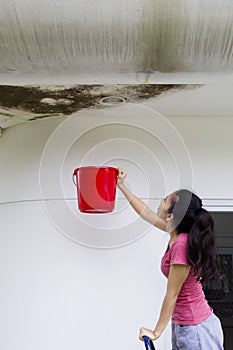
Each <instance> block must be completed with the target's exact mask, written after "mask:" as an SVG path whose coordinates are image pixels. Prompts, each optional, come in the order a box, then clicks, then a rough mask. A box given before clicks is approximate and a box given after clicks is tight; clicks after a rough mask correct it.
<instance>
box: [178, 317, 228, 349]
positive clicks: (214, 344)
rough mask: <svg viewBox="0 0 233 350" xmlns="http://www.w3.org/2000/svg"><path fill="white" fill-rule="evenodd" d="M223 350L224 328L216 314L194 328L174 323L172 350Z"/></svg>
mask: <svg viewBox="0 0 233 350" xmlns="http://www.w3.org/2000/svg"><path fill="white" fill-rule="evenodd" d="M223 349H224V348H223V331H222V326H221V322H220V320H219V318H218V317H217V316H216V315H215V314H212V315H211V316H210V317H208V318H207V319H206V320H205V321H204V322H201V323H199V324H196V325H194V326H182V325H178V324H175V323H172V350H223Z"/></svg>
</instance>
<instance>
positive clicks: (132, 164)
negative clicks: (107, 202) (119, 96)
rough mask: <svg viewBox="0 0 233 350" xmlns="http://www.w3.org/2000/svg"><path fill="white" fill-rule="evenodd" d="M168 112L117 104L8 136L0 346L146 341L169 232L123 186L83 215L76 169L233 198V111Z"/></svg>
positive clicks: (154, 189) (0, 208) (144, 186)
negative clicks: (142, 334)
mask: <svg viewBox="0 0 233 350" xmlns="http://www.w3.org/2000/svg"><path fill="white" fill-rule="evenodd" d="M169 120H170V122H171V123H172V124H170V123H168V120H165V119H163V118H161V117H160V116H159V115H158V114H155V113H154V112H153V113H152V112H151V111H150V110H148V109H145V108H144V109H142V108H141V107H135V106H130V105H124V106H123V107H121V108H118V109H108V110H105V111H103V110H98V109H97V110H94V109H92V110H89V111H86V112H85V111H83V112H80V113H78V114H77V115H75V116H72V117H71V118H68V119H64V120H63V119H60V120H53V121H52V120H49V119H47V120H41V121H34V122H31V123H28V124H25V125H20V126H17V127H12V128H10V129H8V130H7V131H6V132H5V133H4V134H3V136H2V138H1V141H0V142H1V143H0V164H1V183H0V186H1V188H0V190H1V203H2V204H1V205H0V212H1V228H2V230H1V235H0V240H1V243H0V250H1V251H0V259H1V261H0V278H1V285H2V287H1V289H0V300H1V310H2V311H1V313H0V347H1V349H4V350H15V349H18V350H29V349H30V350H31V349H34V350H37V349H38V350H39V349H40V350H41V349H43V350H50V349H55V348H56V349H57V350H64V349H70V350H73V349H81V348H82V349H91V348H93V349H96V350H100V349H107V348H109V347H111V349H113V350H118V349H123V348H124V349H130V348H131V349H132V348H134V349H142V347H143V345H142V343H140V342H139V341H138V339H137V335H138V329H139V327H140V326H142V325H145V326H148V327H153V326H154V325H155V322H156V320H157V317H158V314H159V309H160V305H161V302H162V297H163V294H164V292H165V279H164V278H163V277H162V275H161V273H160V270H159V261H160V257H161V255H162V252H163V250H164V249H165V247H166V241H167V236H166V234H163V233H161V232H160V231H158V230H156V229H154V228H150V227H149V225H147V224H146V223H144V222H142V220H140V219H138V217H137V216H136V215H135V214H134V212H133V211H132V209H131V208H130V207H129V206H127V203H126V202H125V201H124V199H123V198H122V196H121V195H120V194H119V192H117V201H116V209H115V211H114V212H113V213H111V214H106V215H98V216H92V215H89V216H88V215H85V214H80V213H79V212H78V211H77V203H76V193H75V188H74V186H73V184H72V181H71V175H72V171H73V169H74V168H76V167H78V166H79V165H80V164H81V163H83V164H93V165H95V164H111V165H114V166H118V165H119V166H123V167H125V168H126V169H127V170H128V185H129V186H130V187H131V188H132V189H133V191H134V192H136V193H137V194H138V195H139V196H140V197H141V198H144V199H145V200H146V201H147V200H148V202H149V204H150V205H151V206H152V207H154V208H155V207H156V206H157V204H158V202H159V198H160V197H162V196H163V195H164V194H165V193H168V192H170V191H172V190H173V189H175V188H177V186H188V187H193V188H194V190H195V191H196V192H197V193H199V194H200V195H201V196H202V197H204V199H216V198H222V199H223V200H224V198H225V200H232V199H233V188H232V187H231V186H230V184H231V179H232V175H233V165H232V162H231V161H230V160H231V158H232V155H231V150H232V146H233V141H232V137H231V130H232V129H233V118H231V117H222V118H221V117H219V118H217V117H216V118H211V117H198V118H195V117H190V116H189V117H187V118H186V117H174V118H170V119H169ZM172 125H173V126H175V128H176V129H177V130H178V132H179V133H180V135H181V136H179V134H178V133H177V130H176V129H174V128H173V127H172ZM94 126H95V129H91V128H92V127H94ZM89 129H90V130H89ZM207 131H208V132H207ZM182 140H184V141H185V143H186V146H187V149H186V148H185V146H184V145H183V144H182ZM182 147H183V148H182ZM179 152H180V153H179ZM188 155H190V158H189V157H188ZM190 169H193V178H192V176H191V177H189V175H190ZM191 175H192V174H191ZM41 194H42V198H43V199H46V201H43V200H42V198H41ZM139 238H140V239H139ZM91 247H92V248H91ZM93 247H94V248H96V249H93ZM101 248H105V249H101ZM107 248H109V249H107ZM168 339H169V329H168V330H167V336H166V334H164V335H163V336H162V337H161V339H160V340H159V341H158V342H157V343H156V344H157V349H158V350H162V349H169V340H168Z"/></svg>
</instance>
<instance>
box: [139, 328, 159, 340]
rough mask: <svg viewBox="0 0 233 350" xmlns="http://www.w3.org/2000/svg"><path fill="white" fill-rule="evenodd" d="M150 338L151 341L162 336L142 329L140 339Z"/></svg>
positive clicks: (147, 329)
mask: <svg viewBox="0 0 233 350" xmlns="http://www.w3.org/2000/svg"><path fill="white" fill-rule="evenodd" d="M145 336H146V337H148V338H149V339H150V340H156V339H158V338H159V337H160V334H159V333H158V332H153V331H152V330H151V329H149V328H145V327H142V328H140V332H139V339H140V340H143V337H145Z"/></svg>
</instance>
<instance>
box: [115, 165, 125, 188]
mask: <svg viewBox="0 0 233 350" xmlns="http://www.w3.org/2000/svg"><path fill="white" fill-rule="evenodd" d="M126 176H127V173H126V172H125V171H124V170H123V169H120V168H119V169H118V175H117V185H118V186H119V185H121V184H124V181H125V178H126Z"/></svg>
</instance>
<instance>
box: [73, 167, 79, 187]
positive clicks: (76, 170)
mask: <svg viewBox="0 0 233 350" xmlns="http://www.w3.org/2000/svg"><path fill="white" fill-rule="evenodd" d="M78 171H79V168H77V169H75V171H74V172H73V176H72V180H73V183H74V185H75V186H76V187H77V183H76V182H75V180H74V176H75V173H77V172H78Z"/></svg>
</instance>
